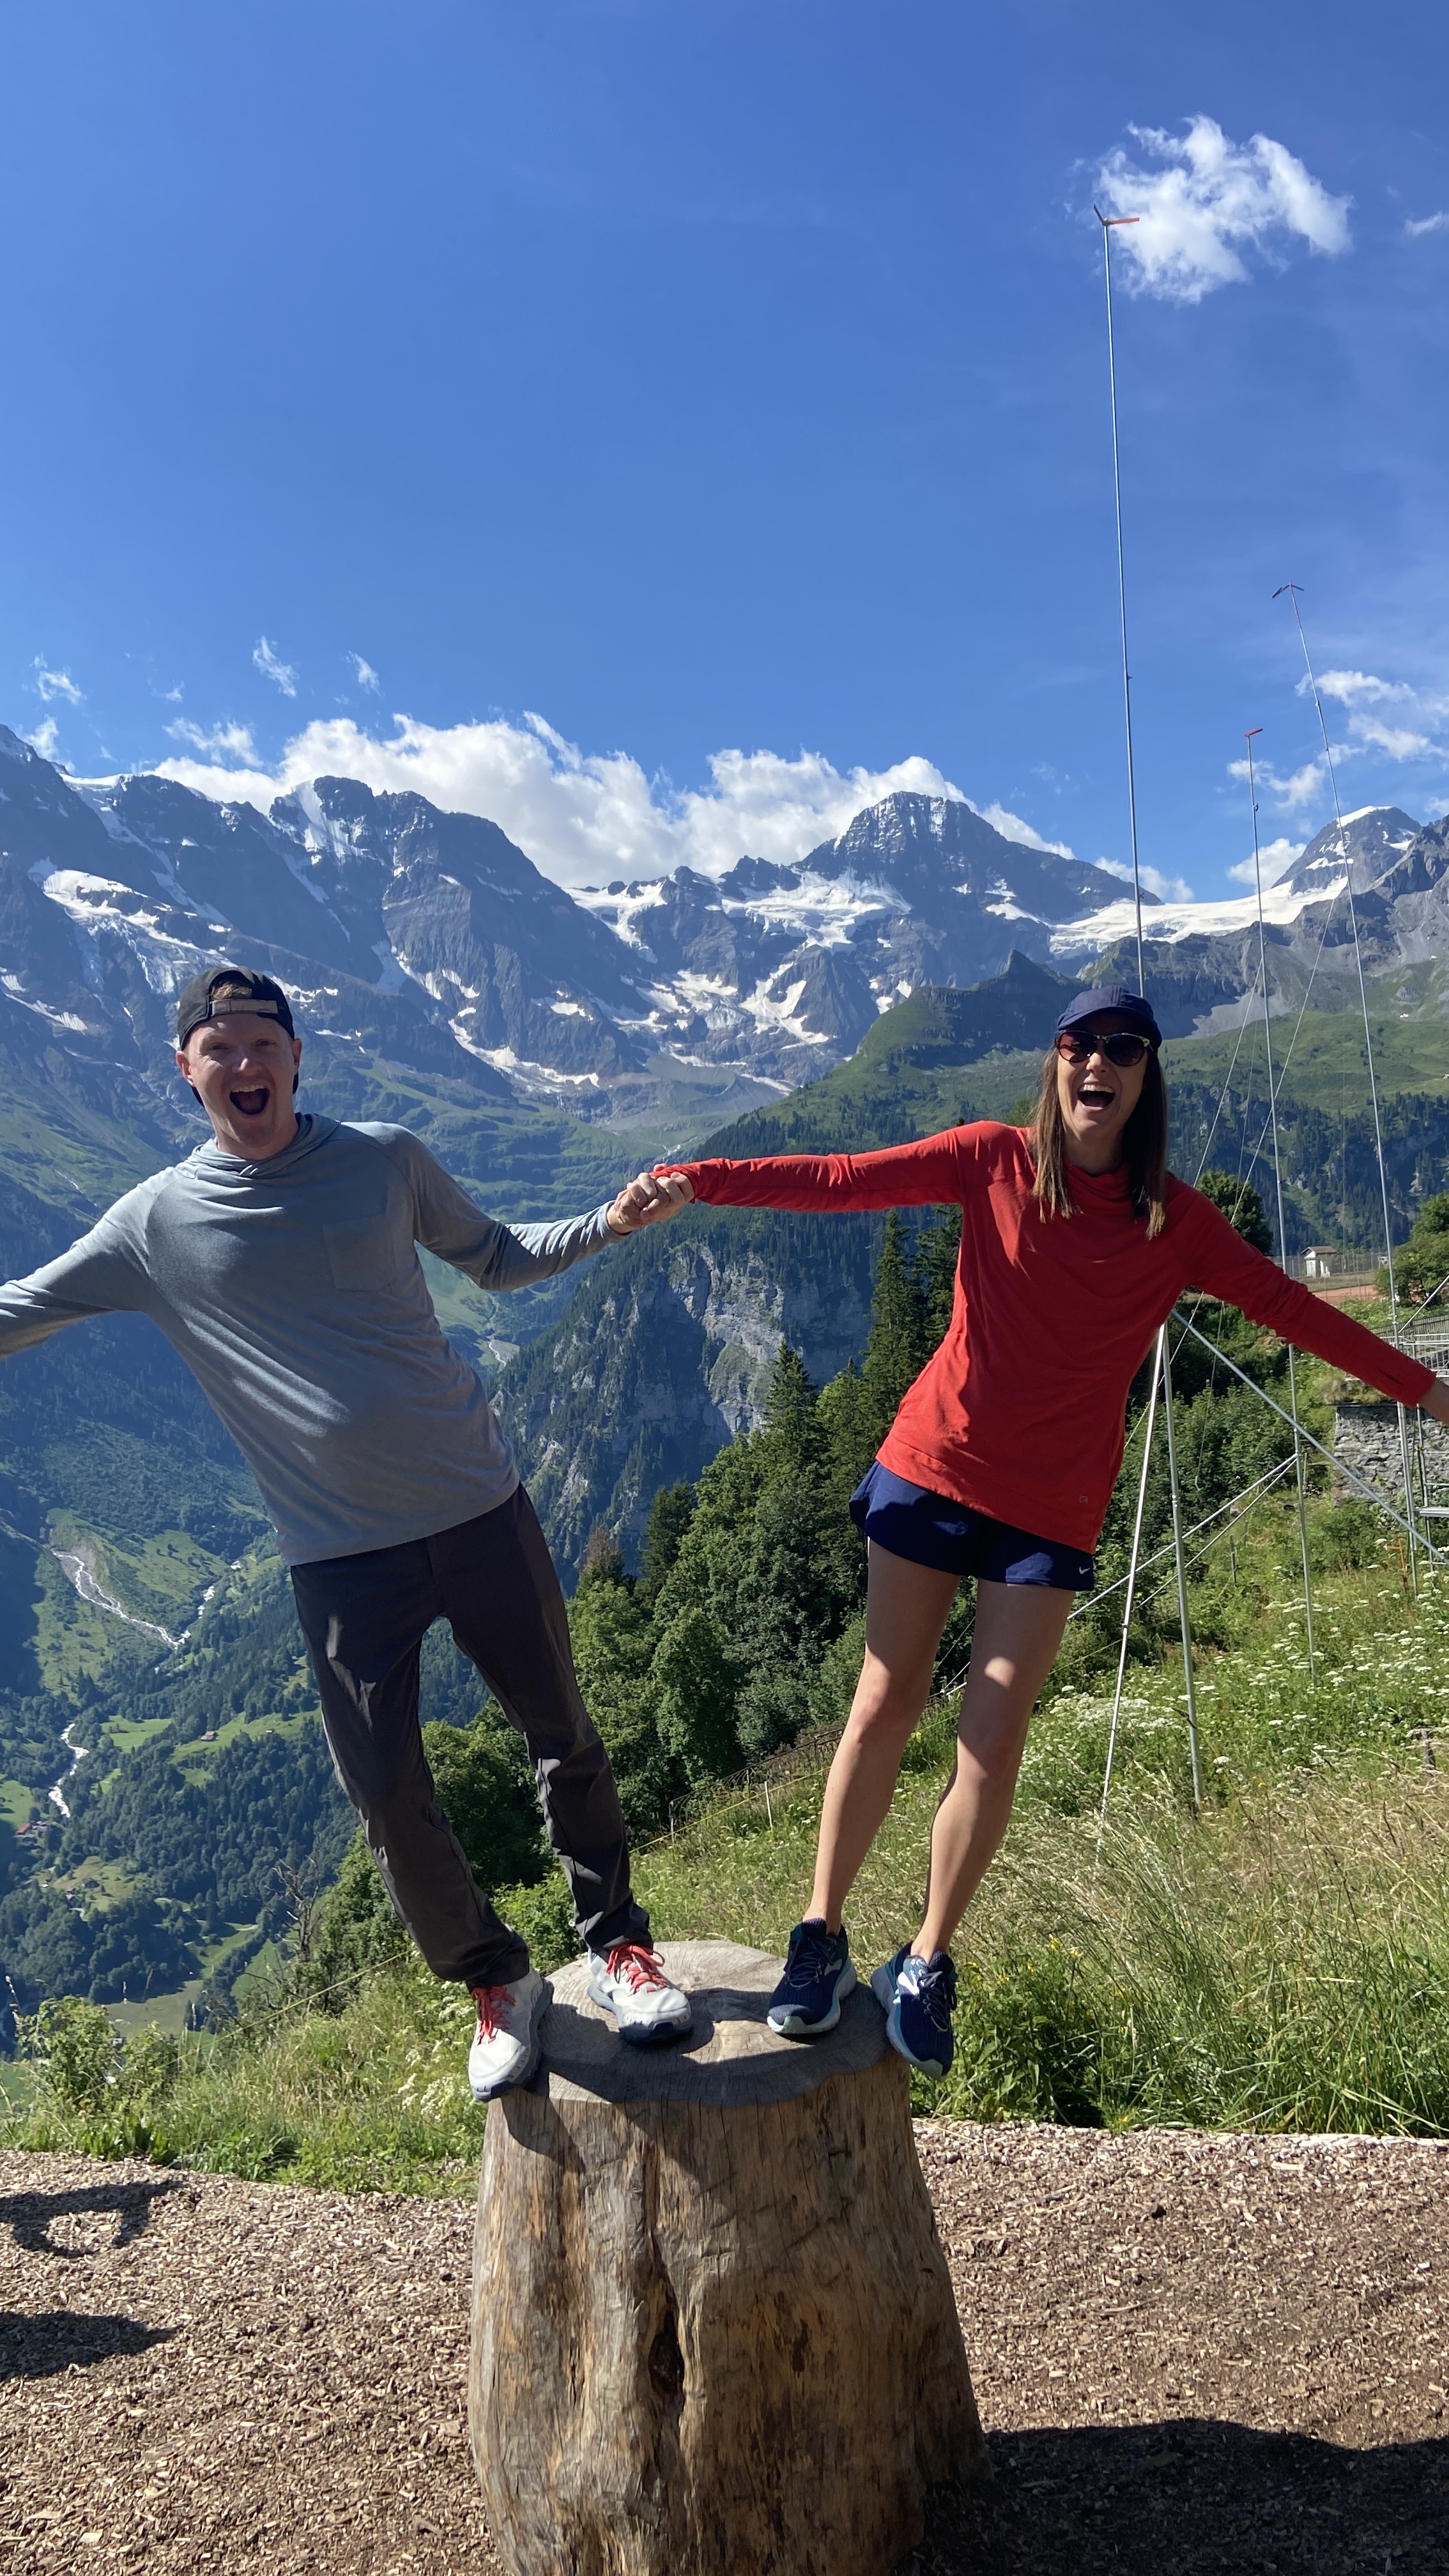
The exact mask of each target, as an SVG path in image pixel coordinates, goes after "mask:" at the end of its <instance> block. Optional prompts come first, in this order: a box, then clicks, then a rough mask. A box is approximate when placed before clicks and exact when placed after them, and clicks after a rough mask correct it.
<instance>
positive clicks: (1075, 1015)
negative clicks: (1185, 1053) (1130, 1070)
mask: <svg viewBox="0 0 1449 2576" xmlns="http://www.w3.org/2000/svg"><path fill="white" fill-rule="evenodd" d="M1098 1011H1115V1012H1116V1014H1117V1016H1118V1018H1119V1019H1120V1020H1122V1021H1124V1022H1125V1023H1126V1025H1127V1027H1128V1028H1131V1029H1136V1030H1138V1031H1139V1032H1140V1034H1141V1035H1142V1036H1143V1037H1144V1038H1150V1039H1151V1040H1152V1043H1153V1045H1154V1046H1161V1044H1162V1031H1161V1029H1160V1028H1159V1027H1158V1025H1157V1022H1156V1020H1155V1019H1154V1018H1153V1016H1152V1005H1151V1003H1150V1002H1144V1000H1143V999H1142V996H1141V994H1140V993H1134V992H1132V991H1131V990H1130V988H1129V987H1128V986H1127V985H1126V984H1093V985H1091V986H1089V988H1088V990H1087V991H1086V992H1085V993H1074V994H1073V996H1072V998H1071V1000H1070V1001H1069V1002H1068V1004H1067V1007H1066V1009H1065V1010H1064V1011H1063V1013H1062V1016H1061V1018H1060V1019H1059V1020H1058V1022H1057V1029H1058V1032H1059V1033H1060V1031H1061V1030H1063V1029H1075V1028H1077V1027H1079V1026H1080V1024H1081V1022H1082V1021H1083V1020H1091V1019H1095V1018H1096V1015H1097V1013H1098Z"/></svg>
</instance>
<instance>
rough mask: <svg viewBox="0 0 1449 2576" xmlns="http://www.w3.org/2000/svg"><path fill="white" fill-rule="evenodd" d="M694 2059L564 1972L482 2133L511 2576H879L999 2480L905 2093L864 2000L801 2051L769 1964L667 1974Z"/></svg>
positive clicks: (479, 2459) (482, 2350)
mask: <svg viewBox="0 0 1449 2576" xmlns="http://www.w3.org/2000/svg"><path fill="white" fill-rule="evenodd" d="M665 1958H666V1962H667V1964H668V1966H669V1969H670V1973H671V1974H672V1975H673V1976H674V1977H675V1979H676V1980H677V1981H679V1982H683V1983H686V1984H687V1985H688V1986H689V1988H690V1990H691V1993H692V1994H693V1995H694V1996H695V1997H696V1998H697V2002H696V2011H697V2015H698V2020H697V2025H696V2031H695V2034H694V2036H693V2038H692V2039H691V2040H690V2041H689V2042H687V2043H685V2045H684V2047H682V2048H673V2049H670V2050H668V2051H665V2050H659V2051H639V2050H632V2049H627V2048H625V2047H624V2046H623V2045H622V2044H621V2043H620V2041H619V2040H618V2038H617V2036H616V2035H615V2034H614V2032H613V2028H612V2024H611V2023H609V2022H607V2021H606V2020H605V2019H604V2017H603V2016H602V2015H600V2014H599V2013H598V2012H597V2010H596V2008H595V2007H593V2006H591V2005H589V2004H588V2003H587V2000H586V1998H585V1996H584V1994H583V1991H582V1989H583V1983H584V1980H583V1977H582V1976H581V1975H580V1973H579V1970H578V1969H566V1970H565V1971H564V1972H563V1974H562V1975H561V1976H560V1977H558V1978H557V1979H556V1980H555V1994H556V2002H555V2005H554V2009H553V2011H552V2012H551V2013H550V2014H549V2016H548V2017H547V2019H546V2020H545V2023H544V2025H543V2042H544V2050H545V2062H544V2067H543V2069H542V2070H541V2073H540V2077H539V2079H538V2080H537V2082H536V2084H535V2086H534V2087H533V2088H532V2089H530V2090H528V2091H526V2092H520V2093H512V2094H506V2095H505V2096H504V2097H503V2098H502V2099H501V2100H500V2101H499V2102H498V2103H496V2104H495V2105H494V2107H493V2109H492V2110H491V2111H490V2113H489V2117H488V2130H487V2138H486V2142H485V2147H484V2155H483V2171H482V2179H481V2184H480V2191H479V2203H478V2218H477V2228H476V2236H475V2262H474V2296H473V2350H472V2364H471V2370H470V2384H469V2415H470V2424H471V2431H472V2441H473V2455H474V2459H475V2462H476V2464H477V2468H478V2474H479V2478H480V2480H481V2482H482V2487H483V2493H484V2499H485V2502H486V2505H487V2509H488V2515H489V2519H490V2522H491V2524H492V2527H493V2531H494V2535H495V2538H496V2540H497V2542H498V2546H499V2550H500V2554H501V2555H502V2558H503V2561H504V2564H505V2566H506V2567H507V2568H508V2569H509V2570H510V2576H742V2571H746V2570H747V2571H749V2576H888V2571H889V2570H890V2569H891V2568H892V2567H893V2566H894V2565H895V2563H896V2561H897V2559H898V2558H899V2557H900V2556H901V2554H902V2553H903V2552H904V2551H906V2550H908V2549H910V2548H912V2547H913V2546H914V2545H915V2543H916V2541H917V2540H918V2539H919V2538H920V2536H921V2532H922V2530H923V2528H924V2508H925V2499H926V2494H927V2491H928V2489H929V2488H930V2487H932V2486H934V2485H937V2484H939V2483H942V2482H946V2481H951V2480H957V2479H963V2478H970V2477H975V2476H980V2475H983V2474H984V2473H985V2450H984V2445H983V2443H982V2439H981V2432H980V2426H979V2424H978V2421H977V2416H976V2408H975V2403H974V2400H973V2398H972V2394H971V2383H970V2377H969V2373H968V2371H967V2366H966V2356H965V2352H964V2349H963V2346H962V2341H961V2331H960V2326H959V2324H958V2321H957V2317H956V2309H955V2303H954V2299H953V2297H952V2292H951V2285H950V2279H949V2276H948V2274H947V2271H946V2266H945V2261H944V2258H943V2256H942V2252H941V2248H940V2244H939V2242H938V2239H937V2236H936V2230H935V2222H934V2220H933V2218H932V2214H931V2206H930V2201H929V2199H928V2197H927V2193H926V2189H925V2185H924V2183H923V2181H922V2178H921V2172H920V2167H919V2164H918V2162H917V2159H916V2152H915V2144H914V2140H913V2138H912V2134H911V2125H910V2106H909V2083H908V2077H907V2070H906V2068H905V2066H904V2064H903V2063H902V2061H901V2060H900V2058H899V2057H897V2056H896V2055H895V2053H894V2051H893V2050H891V2049H889V2048H887V2047H886V2046H885V2045H884V2032H883V2024H882V2020H881V2015H880V2013H879V2010H878V2008H877V2007H876V2006H875V2004H874V2003H873V2002H872V2001H871V1999H870V1998H869V1996H868V1995H861V1996H858V1997H856V1998H852V2001H851V2005H850V2006H849V2007H848V2008H847V2011H846V2013H845V2014H843V2015H842V2023H841V2029H840V2031H839V2032H837V2033H835V2034H833V2035H832V2038H831V2039H830V2040H829V2041H825V2042H817V2043H814V2044H811V2045H808V2046H802V2045H801V2044H800V2043H798V2042H795V2043H792V2042H789V2041H781V2040H779V2039H778V2038H777V2037H776V2036H775V2034H774V2033H773V2032H771V2031H769V2030H768V2029H767V2028H766V2026H765V2023H764V2018H763V2011H764V2004H765V2002H766V2001H767V1999H768V1995H769V1992H770V1989H771V1987H772V1986H773V1985H774V1983H775V1980H776V1978H777V1977H778V1975H779V1966H780V1963H779V1962H778V1960H774V1959H769V1958H766V1957H764V1956H763V1955H762V1954H761V1953H759V1952H757V1951H743V1950H740V1949H738V1948H736V1947H735V1946H734V1945H732V1944H729V1943H724V1942H719V1943H709V1942H693V1943H687V1944H678V1945H675V1946H673V1947H667V1948H666V1950H665Z"/></svg>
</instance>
